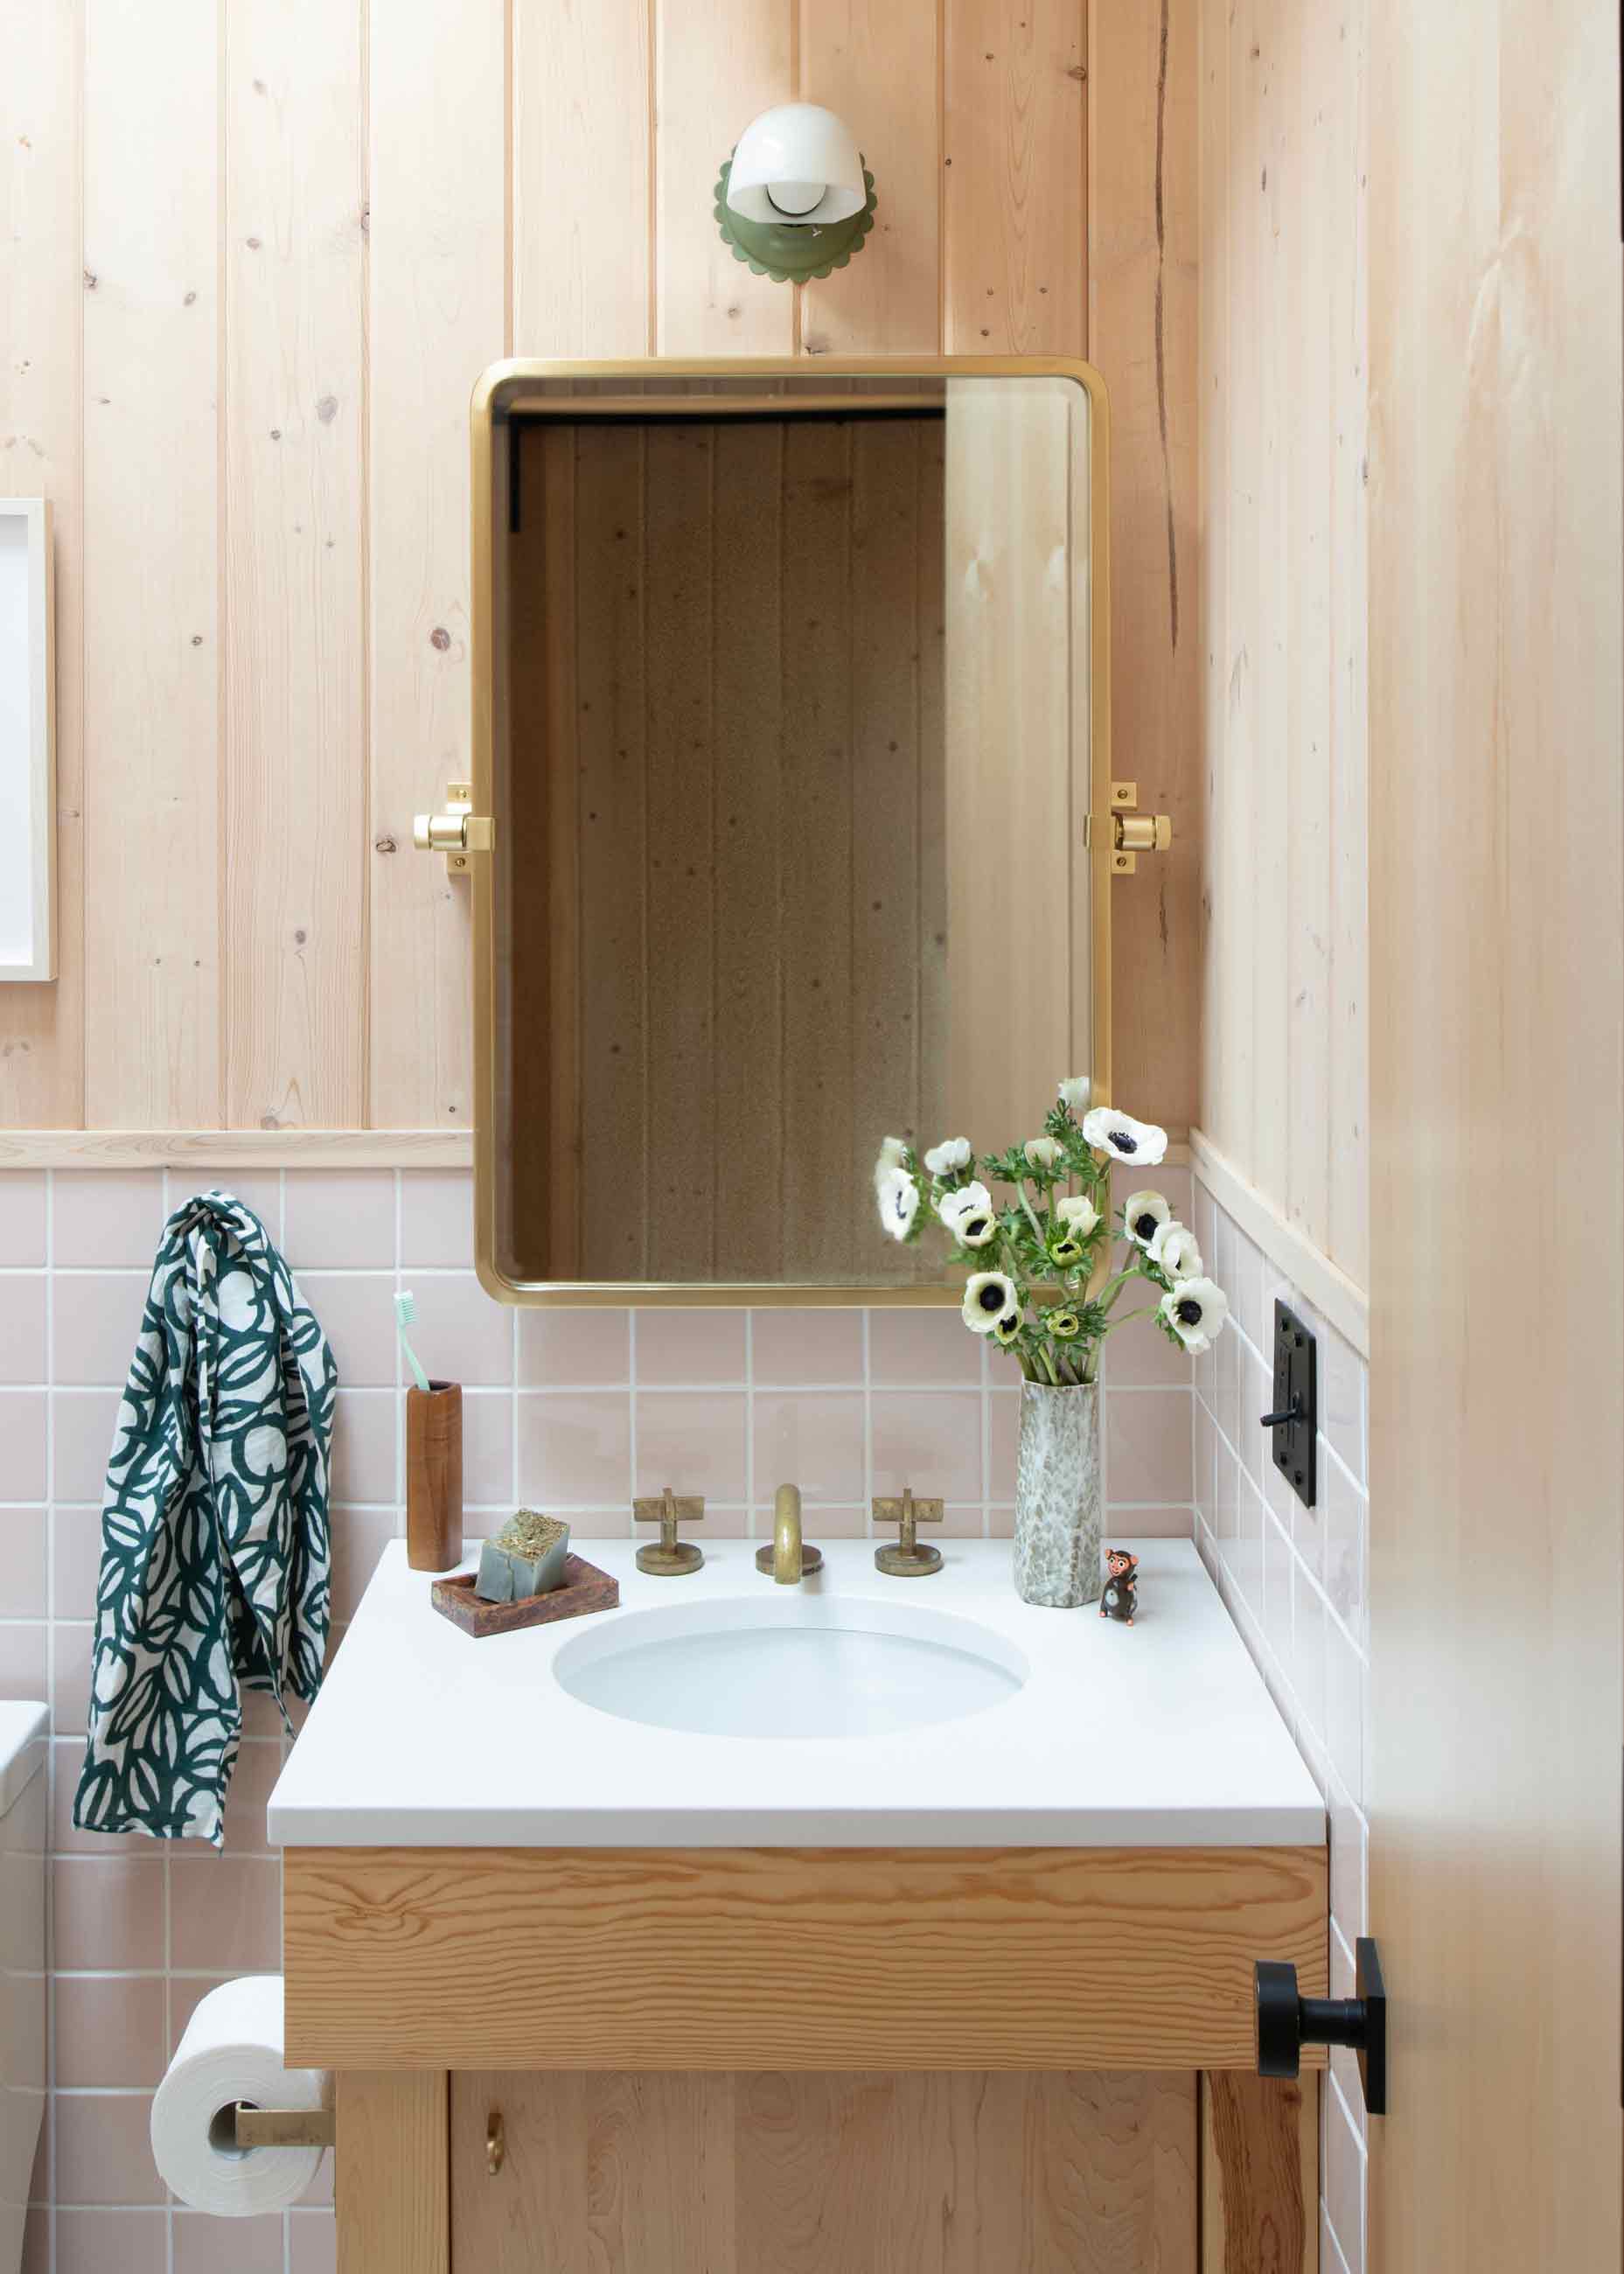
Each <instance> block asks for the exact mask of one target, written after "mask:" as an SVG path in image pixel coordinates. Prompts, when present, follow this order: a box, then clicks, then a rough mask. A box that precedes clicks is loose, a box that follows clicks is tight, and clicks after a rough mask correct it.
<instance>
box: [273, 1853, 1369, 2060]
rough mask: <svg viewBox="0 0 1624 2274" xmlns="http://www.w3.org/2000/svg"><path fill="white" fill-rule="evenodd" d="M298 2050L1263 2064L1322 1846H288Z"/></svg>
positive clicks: (1301, 1962)
mask: <svg viewBox="0 0 1624 2274" xmlns="http://www.w3.org/2000/svg"><path fill="white" fill-rule="evenodd" d="M282 1884H283V1894H282V1917H283V1931H282V1964H283V1971H284V1975H285V1978H286V1984H287V2006H286V2042H287V2053H286V2057H287V2059H288V2062H289V2066H290V2067H323V2068H339V2069H343V2068H351V2069H374V2070H376V2069H394V2068H470V2069H491V2068H517V2069H533V2068H538V2067H546V2068H550V2069H707V2070H728V2069H796V2070H799V2069H865V2070H868V2069H884V2070H894V2069H1134V2070H1144V2069H1192V2068H1246V2069H1250V2068H1251V2067H1252V2063H1253V2052H1252V1961H1253V1960H1254V1959H1257V1958H1281V1959H1289V1960H1290V1961H1291V1962H1293V1963H1294V1964H1295V1965H1296V1967H1297V1975H1298V1980H1299V1983H1300V1984H1301V1988H1302V1992H1303V1994H1304V1996H1305V1997H1310V1996H1323V1995H1324V1994H1325V1992H1326V1989H1327V1939H1326V1938H1327V1929H1326V1898H1327V1878H1326V1852H1325V1850H1324V1849H1323V1848H1162V1849H1111V1848H1066V1849H1041V1848H1027V1849H781V1848H775V1849H488V1848H485V1849H388V1848H348V1849H346V1848H326V1849H316V1848H304V1849H296V1848H290V1849H288V1850H287V1852H286V1856H285V1858H284V1871H283V1883H282Z"/></svg>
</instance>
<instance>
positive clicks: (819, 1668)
mask: <svg viewBox="0 0 1624 2274" xmlns="http://www.w3.org/2000/svg"><path fill="white" fill-rule="evenodd" d="M553 1673H554V1675H555V1676H556V1678H557V1680H558V1682H559V1683H560V1686H561V1688H563V1689H564V1690H567V1691H568V1694H569V1695H570V1696H571V1697H572V1698H578V1699H579V1700H580V1702H581V1703H582V1704H583V1706H596V1707H597V1708H598V1712H599V1713H613V1714H615V1715H616V1716H617V1717H618V1718H619V1719H620V1720H622V1721H642V1722H644V1723H647V1724H648V1725H650V1726H651V1727H652V1728H659V1729H680V1730H684V1731H686V1732H688V1733H690V1734H692V1735H694V1736H707V1737H873V1736H891V1735H892V1734H894V1733H895V1732H896V1731H898V1730H900V1729H915V1728H923V1727H924V1726H925V1725H926V1724H928V1723H929V1722H933V1721H960V1720H962V1719H963V1717H964V1716H965V1715H966V1714H967V1713H984V1712H986V1711H987V1709H988V1708H989V1706H999V1705H1002V1704H1003V1703H1004V1700H1005V1699H1006V1698H1012V1697H1013V1696H1014V1695H1015V1693H1016V1691H1017V1690H1019V1688H1020V1686H1021V1684H1022V1683H1024V1682H1025V1680H1026V1663H1025V1660H1023V1659H1022V1658H1021V1656H1020V1654H1019V1652H1018V1651H1016V1650H1014V1649H1013V1648H1012V1647H1011V1645H1009V1644H1008V1643H1006V1642H1004V1640H1003V1638H1001V1637H999V1636H997V1635H995V1634H992V1633H990V1632H989V1630H987V1629H986V1628H984V1627H981V1626H978V1625H976V1624H975V1623H974V1621H973V1620H970V1619H961V1618H954V1617H952V1616H951V1615H946V1614H944V1613H942V1612H938V1611H930V1610H927V1609H925V1608H923V1607H922V1606H920V1607H915V1606H913V1605H908V1604H903V1603H898V1604H896V1605H895V1606H891V1605H889V1604H879V1603H864V1602H861V1601H847V1602H823V1601H820V1600H818V1599H817V1597H816V1596H814V1595H808V1594H802V1593H799V1592H798V1593H795V1594H793V1595H791V1594H787V1593H786V1591H781V1590H778V1589H772V1590H771V1592H770V1593H765V1594H763V1596H762V1597H761V1598H760V1599H759V1600H745V1599H744V1598H742V1597H738V1598H735V1597H731V1596H730V1597H724V1598H721V1599H719V1600H718V1599H712V1600H708V1601H705V1602H702V1603H694V1604H691V1605H688V1606H684V1605H681V1604H674V1603H673V1605H672V1606H671V1607H670V1608H668V1609H660V1610H651V1611H633V1612H629V1613H628V1614H627V1615H625V1616H623V1617H621V1618H619V1619H615V1620H613V1621H610V1622H607V1623H605V1625H604V1626H603V1627H601V1628H598V1630H595V1631H592V1632H589V1633H583V1634H581V1635H577V1636H575V1638H573V1639H572V1640H571V1641H569V1642H568V1643H567V1644H566V1645H564V1647H563V1648H562V1649H561V1650H560V1652H559V1653H558V1656H557V1657H556V1658H555V1659H554V1660H553Z"/></svg>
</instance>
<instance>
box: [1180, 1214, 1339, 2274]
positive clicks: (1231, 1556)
mask: <svg viewBox="0 0 1624 2274" xmlns="http://www.w3.org/2000/svg"><path fill="white" fill-rule="evenodd" d="M1194 1205H1195V1216H1194V1218H1193V1223H1194V1229H1195V1234H1196V1238H1197V1240H1198V1241H1199V1245H1200V1248H1201V1253H1202V1254H1203V1255H1204V1256H1205V1257H1206V1259H1207V1265H1208V1268H1209V1269H1210V1270H1211V1271H1212V1273H1213V1276H1214V1278H1215V1279H1217V1280H1218V1282H1219V1284H1221V1285H1222V1287H1223V1288H1224V1289H1225V1290H1226V1291H1228V1293H1229V1299H1230V1302H1231V1304H1232V1306H1233V1308H1232V1309H1231V1312H1230V1318H1229V1329H1227V1330H1226V1331H1225V1332H1224V1333H1223V1334H1222V1336H1221V1337H1219V1339H1218V1341H1217V1342H1216V1343H1215V1344H1214V1346H1213V1348H1212V1349H1211V1350H1210V1351H1209V1352H1207V1353H1206V1354H1205V1356H1203V1357H1201V1358H1199V1359H1197V1361H1196V1367H1195V1504H1196V1542H1197V1545H1198V1547H1199V1550H1200V1553H1201V1557H1202V1560H1203V1562H1205V1563H1206V1565H1207V1569H1208V1570H1209V1571H1210V1572H1211V1573H1212V1575H1213V1577H1214V1581H1215V1582H1216V1584H1217V1586H1218V1589H1219V1592H1220V1593H1222V1596H1223V1599H1224V1601H1225V1602H1226V1603H1227V1605H1228V1606H1229V1612H1230V1615H1231V1616H1232V1617H1233V1618H1234V1620H1235V1622H1236V1624H1237V1626H1238V1627H1239V1629H1240V1630H1241V1633H1242V1635H1243V1636H1244V1638H1245V1640H1246V1644H1247V1646H1248V1648H1249V1649H1250V1650H1251V1652H1252V1656H1253V1658H1254V1659H1255V1660H1257V1662H1258V1665H1259V1668H1260V1669H1261V1671H1262V1674H1263V1677H1264V1680H1265V1681H1266V1682H1267V1684H1268V1687H1269V1690H1270V1692H1271V1694H1272V1696H1273V1697H1274V1702H1275V1705H1276V1706H1278V1707H1279V1709H1280V1711H1281V1713H1282V1715H1283V1716H1284V1718H1285V1720H1286V1721H1287V1722H1288V1723H1289V1726H1290V1728H1291V1730H1292V1733H1293V1735H1294V1736H1295V1737H1296V1739H1297V1746H1298V1750H1299V1751H1301V1752H1302V1754H1303V1757H1304V1759H1305V1760H1306V1762H1307V1763H1308V1766H1309V1767H1310V1769H1311V1770H1312V1772H1313V1774H1314V1777H1315V1779H1316V1781H1317V1782H1318V1783H1319V1788H1320V1790H1321V1792H1322V1793H1323V1794H1324V1795H1325V1803H1326V1811H1327V1818H1328V1819H1329V1825H1330V1834H1331V1994H1332V1996H1333V1997H1335V1998H1350V1997H1351V1996H1352V1995H1353V1946H1354V1942H1355V1939H1357V1937H1358V1936H1359V1935H1361V1934H1364V1933H1365V1931H1366V1926H1365V1920H1366V1916H1367V1909H1366V1880H1367V1875H1366V1869H1365V1859H1366V1850H1367V1848H1368V1841H1369V1832H1368V1825H1367V1822H1366V1818H1365V1709H1366V1701H1367V1696H1368V1689H1369V1663H1370V1625H1369V1616H1368V1611H1367V1605H1366V1594H1365V1566H1366V1555H1367V1543H1368V1538H1369V1531H1370V1524H1369V1508H1370V1504H1369V1499H1368V1493H1367V1480H1368V1477H1369V1468H1368V1465H1367V1433H1366V1406H1367V1402H1368V1401H1367V1377H1368V1368H1367V1367H1366V1365H1365V1360H1364V1359H1363V1358H1362V1357H1361V1356H1360V1355H1359V1353H1358V1352H1357V1351H1356V1350H1354V1349H1353V1347H1352V1346H1351V1345H1350V1344H1349V1343H1348V1342H1347V1341H1346V1340H1345V1339H1344V1337H1342V1335H1341V1334H1339V1333H1338V1331H1337V1330H1336V1329H1335V1327H1334V1326H1332V1325H1331V1324H1330V1322H1329V1321H1327V1320H1326V1319H1324V1318H1322V1317H1320V1316H1319V1315H1318V1314H1316V1312H1315V1309H1314V1306H1313V1305H1312V1303H1311V1302H1310V1301H1309V1300H1308V1299H1306V1297H1304V1295H1303V1294H1302V1292H1301V1291H1300V1290H1298V1289H1297V1287H1295V1286H1294V1285H1293V1284H1292V1281H1291V1278H1290V1276H1289V1270H1288V1269H1284V1268H1282V1266H1281V1265H1280V1264H1279V1263H1277V1262H1276V1261H1275V1260H1274V1258H1272V1257H1270V1256H1268V1255H1267V1254H1264V1253H1263V1252H1262V1251H1261V1250H1260V1249H1259V1247H1258V1246H1257V1245H1256V1244H1255V1243H1254V1242H1253V1240H1252V1239H1251V1238H1250V1237H1249V1236H1248V1234H1247V1233H1246V1232H1245V1231H1243V1230H1242V1229H1241V1227H1240V1226H1239V1225H1238V1224H1236V1223H1235V1222H1234V1221H1233V1219H1232V1218H1231V1217H1230V1216H1229V1215H1228V1214H1227V1213H1226V1212H1225V1210H1224V1209H1223V1207H1222V1203H1221V1202H1220V1201H1218V1200H1217V1199H1216V1197H1215V1196H1214V1193H1211V1192H1210V1191H1209V1190H1208V1189H1207V1186H1206V1185H1205V1184H1204V1183H1203V1182H1202V1181H1201V1178H1200V1174H1199V1171H1197V1172H1196V1189H1195V1202H1194ZM1276 1296H1279V1297H1282V1299H1284V1300H1285V1301H1286V1302H1288V1303H1289V1305H1290V1306H1291V1307H1292V1309H1293V1310H1295V1311H1296V1312H1297V1314H1298V1315H1299V1316H1300V1317H1302V1318H1303V1319H1304V1320H1305V1321H1307V1323H1308V1324H1309V1325H1310V1326H1311V1327H1312V1329H1313V1330H1314V1333H1315V1336H1316V1338H1317V1342H1318V1345H1319V1351H1318V1355H1319V1444H1318V1447H1317V1453H1318V1462H1317V1474H1318V1485H1317V1490H1316V1493H1315V1505H1314V1506H1313V1507H1312V1508H1304V1505H1303V1503H1302V1502H1301V1501H1299V1500H1298V1499H1297V1496H1296V1495H1295V1494H1294V1493H1293V1492H1292V1491H1291V1489H1290V1487H1289V1486H1288V1485H1287V1484H1286V1483H1285V1482H1284V1480H1282V1476H1281V1474H1280V1472H1279V1471H1278V1470H1277V1469H1276V1468H1275V1467H1274V1463H1273V1462H1272V1461H1271V1460H1270V1459H1269V1457H1268V1449H1269V1436H1268V1432H1267V1430H1265V1429H1262V1428H1260V1427H1259V1421H1258V1417H1259V1415H1260V1414H1262V1413H1266V1412H1267V1411H1268V1410H1269V1407H1270V1405H1271V1404H1272V1403H1273V1399H1272V1397H1271V1396H1270V1391H1271V1389H1272V1386H1273V1360H1272V1353H1273V1344H1274V1299H1275V1298H1276ZM1364 2107H1365V2104H1364V2101H1363V2099H1362V2098H1361V2096H1360V2092H1359V2080H1358V2070H1357V2066H1356V2064H1355V2062H1354V2059H1353V2056H1352V2055H1351V2054H1350V2053H1348V2052H1333V2054H1332V2057H1331V2067H1330V2071H1329V2074H1328V2075H1327V2080H1326V2083H1325V2087H1324V2090H1323V2094H1322V2098H1321V2123H1320V2153H1321V2180H1322V2185H1321V2201H1322V2225H1323V2228H1324V2237H1323V2239H1324V2241H1325V2244H1326V2248H1325V2250H1324V2253H1323V2263H1324V2266H1325V2267H1326V2269H1327V2274H1342V2270H1344V2269H1345V2270H1346V2274H1364V2269H1365V2114H1364Z"/></svg>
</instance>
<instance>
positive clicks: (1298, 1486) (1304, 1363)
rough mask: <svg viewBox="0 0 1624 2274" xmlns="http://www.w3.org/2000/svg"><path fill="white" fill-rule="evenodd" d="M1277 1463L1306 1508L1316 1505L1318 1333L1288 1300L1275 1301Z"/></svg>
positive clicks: (1274, 1431) (1274, 1427) (1269, 1417)
mask: <svg viewBox="0 0 1624 2274" xmlns="http://www.w3.org/2000/svg"><path fill="white" fill-rule="evenodd" d="M1263 1418H1264V1419H1265V1421H1266V1422H1267V1423H1270V1424H1272V1434H1273V1437H1274V1466H1275V1467H1276V1468H1277V1469H1278V1470H1279V1471H1280V1472H1281V1474H1282V1476H1283V1477H1284V1478H1285V1480H1286V1482H1287V1483H1288V1484H1289V1486H1290V1487H1291V1489H1292V1491H1293V1492H1294V1493H1295V1494H1296V1495H1297V1498H1298V1499H1299V1500H1300V1501H1301V1502H1302V1503H1303V1505H1304V1508H1312V1506H1313V1504H1314V1439H1315V1435H1316V1434H1317V1432H1318V1430H1319V1362H1318V1357H1317V1345H1316V1344H1315V1342H1314V1338H1313V1336H1312V1334H1311V1333H1310V1331H1309V1329H1307V1328H1306V1327H1305V1326H1304V1324H1303V1321H1301V1319H1299V1318H1298V1317H1297V1313H1296V1312H1295V1311H1293V1310H1291V1309H1289V1307H1288V1306H1287V1305H1285V1304H1284V1303H1282V1302H1279V1301H1276V1303H1275V1305H1274V1412H1272V1413H1267V1414H1265V1415H1264V1417H1263Z"/></svg>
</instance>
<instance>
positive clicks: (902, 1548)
mask: <svg viewBox="0 0 1624 2274" xmlns="http://www.w3.org/2000/svg"><path fill="white" fill-rule="evenodd" d="M874 1520H875V1522H876V1524H895V1525H900V1526H901V1531H900V1532H899V1534H898V1539H897V1540H896V1541H895V1543H894V1544H892V1543H891V1542H889V1541H888V1542H887V1544H886V1545H885V1546H884V1547H876V1549H875V1551H874V1564H875V1569H876V1570H878V1571H885V1572H889V1574H890V1575H891V1577H892V1578H893V1579H924V1578H928V1577H929V1575H930V1573H931V1572H932V1571H939V1570H941V1569H942V1551H941V1549H940V1548H939V1547H927V1546H926V1545H925V1544H924V1542H923V1541H922V1540H920V1539H919V1538H918V1537H917V1535H916V1533H915V1532H914V1525H918V1524H940V1523H941V1521H942V1503H941V1502H940V1501H939V1500H915V1499H914V1487H913V1486H912V1485H904V1486H903V1487H902V1497H901V1499H900V1500H876V1502H874Z"/></svg>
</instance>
